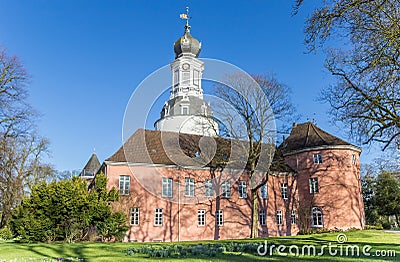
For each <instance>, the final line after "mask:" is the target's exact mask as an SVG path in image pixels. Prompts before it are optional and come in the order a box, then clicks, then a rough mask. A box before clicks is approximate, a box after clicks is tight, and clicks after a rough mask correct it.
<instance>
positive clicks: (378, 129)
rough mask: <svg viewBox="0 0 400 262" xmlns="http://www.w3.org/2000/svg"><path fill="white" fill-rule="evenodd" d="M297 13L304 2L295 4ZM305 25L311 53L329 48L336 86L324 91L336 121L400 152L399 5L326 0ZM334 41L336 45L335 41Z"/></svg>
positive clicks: (361, 136)
mask: <svg viewBox="0 0 400 262" xmlns="http://www.w3.org/2000/svg"><path fill="white" fill-rule="evenodd" d="M295 2H296V12H297V11H298V9H299V7H300V6H301V5H302V4H303V2H304V0H296V1H295ZM320 3H321V6H320V7H318V8H317V9H316V10H315V11H314V12H313V13H312V14H311V16H309V18H308V19H307V22H306V29H305V42H306V44H307V46H308V48H309V49H310V50H315V49H317V48H320V47H327V48H326V49H325V50H328V51H327V59H326V68H327V69H328V71H329V72H330V73H331V74H332V75H333V76H335V77H336V78H337V83H336V84H335V85H333V86H331V87H327V88H325V89H324V91H323V92H322V96H321V99H322V101H324V102H327V103H328V104H330V106H331V111H330V114H331V115H332V116H333V120H334V121H341V122H343V123H344V124H345V125H346V126H348V127H349V128H350V134H351V135H353V136H355V137H357V138H359V139H361V140H362V141H363V142H364V143H366V144H368V143H370V142H372V141H377V142H380V143H382V145H383V150H385V149H386V148H388V147H390V146H394V147H396V148H398V149H399V148H400V115H399V112H400V103H399V101H400V93H399V92H400V74H399V70H400V12H399V10H400V2H399V1H398V0H374V1H365V0H326V1H325V0H324V1H320ZM331 40H335V41H331Z"/></svg>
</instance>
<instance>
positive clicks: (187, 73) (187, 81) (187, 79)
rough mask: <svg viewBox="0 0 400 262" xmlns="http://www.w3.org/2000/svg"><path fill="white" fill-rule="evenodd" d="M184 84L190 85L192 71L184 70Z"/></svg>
mask: <svg viewBox="0 0 400 262" xmlns="http://www.w3.org/2000/svg"><path fill="white" fill-rule="evenodd" d="M182 85H185V86H189V85H190V71H183V72H182Z"/></svg>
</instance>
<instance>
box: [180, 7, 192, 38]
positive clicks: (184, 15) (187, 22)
mask: <svg viewBox="0 0 400 262" xmlns="http://www.w3.org/2000/svg"><path fill="white" fill-rule="evenodd" d="M179 17H180V18H182V19H185V20H186V25H185V31H186V32H190V25H189V19H190V18H191V17H190V16H189V7H188V6H186V14H180V15H179Z"/></svg>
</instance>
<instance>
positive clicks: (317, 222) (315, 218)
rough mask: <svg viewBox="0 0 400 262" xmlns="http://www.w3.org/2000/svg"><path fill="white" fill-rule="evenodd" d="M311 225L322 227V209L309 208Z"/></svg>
mask: <svg viewBox="0 0 400 262" xmlns="http://www.w3.org/2000/svg"><path fill="white" fill-rule="evenodd" d="M311 225H312V227H323V226H324V219H323V215H322V209H321V208H320V207H313V208H312V209H311Z"/></svg>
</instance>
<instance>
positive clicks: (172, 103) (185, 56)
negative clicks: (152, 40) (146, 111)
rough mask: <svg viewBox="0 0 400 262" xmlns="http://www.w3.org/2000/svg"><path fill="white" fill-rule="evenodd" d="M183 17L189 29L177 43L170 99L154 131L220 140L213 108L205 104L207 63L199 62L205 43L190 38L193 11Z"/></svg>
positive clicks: (187, 11)
mask: <svg viewBox="0 0 400 262" xmlns="http://www.w3.org/2000/svg"><path fill="white" fill-rule="evenodd" d="M180 17H181V18H183V19H186V25H185V27H184V28H185V32H184V34H183V36H181V37H180V38H179V39H178V40H176V41H175V43H174V52H175V60H174V61H172V62H171V64H170V66H171V71H172V87H171V91H170V99H169V101H167V102H165V104H164V106H163V108H162V110H161V114H160V119H158V120H157V121H156V122H155V123H154V127H155V129H156V130H160V131H172V132H181V133H188V134H195V135H203V136H216V135H218V124H217V122H216V121H215V120H214V119H213V118H212V112H211V109H210V105H209V104H208V103H206V101H204V100H203V89H202V87H201V79H202V75H203V70H204V63H203V62H202V61H200V60H199V59H197V57H198V56H199V53H200V50H201V43H200V41H199V40H197V39H196V38H194V37H193V36H192V35H191V34H190V25H189V19H190V17H189V9H188V8H186V14H181V15H180Z"/></svg>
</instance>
